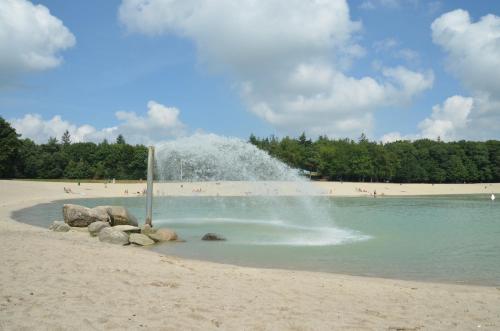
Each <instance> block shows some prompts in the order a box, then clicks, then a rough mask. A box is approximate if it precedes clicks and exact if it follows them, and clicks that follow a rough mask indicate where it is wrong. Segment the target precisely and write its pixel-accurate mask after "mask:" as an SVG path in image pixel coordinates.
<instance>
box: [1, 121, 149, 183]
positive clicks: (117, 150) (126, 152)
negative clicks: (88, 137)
mask: <svg viewBox="0 0 500 331" xmlns="http://www.w3.org/2000/svg"><path fill="white" fill-rule="evenodd" d="M147 155H148V151H147V148H146V147H145V146H143V145H129V144H127V143H126V142H125V139H124V137H123V136H122V135H119V136H118V138H117V139H116V141H115V142H114V143H109V142H108V141H107V140H103V141H102V142H101V143H99V144H95V143H92V142H75V143H72V142H71V136H70V134H69V132H68V131H66V132H65V133H64V134H63V135H62V137H60V140H58V139H57V138H56V137H53V138H50V139H49V140H48V141H47V143H44V144H36V143H35V142H33V141H32V140H30V139H21V137H20V135H19V134H17V133H16V130H15V129H14V128H12V127H11V125H10V124H9V123H8V122H7V121H5V120H4V119H3V118H2V117H0V178H41V179H60V178H64V179H111V178H116V179H143V178H145V177H146V168H147Z"/></svg>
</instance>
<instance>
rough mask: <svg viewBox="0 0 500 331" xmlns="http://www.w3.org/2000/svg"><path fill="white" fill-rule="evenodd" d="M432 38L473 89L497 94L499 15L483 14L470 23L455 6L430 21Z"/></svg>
mask: <svg viewBox="0 0 500 331" xmlns="http://www.w3.org/2000/svg"><path fill="white" fill-rule="evenodd" d="M431 28H432V39H433V41H434V43H436V44H437V45H439V46H441V47H442V48H443V50H444V51H446V53H447V55H448V61H447V65H448V68H449V70H450V71H451V72H452V73H454V74H455V75H456V76H457V77H458V78H460V80H461V81H462V82H463V84H464V85H465V86H466V87H468V88H470V89H471V90H473V91H484V92H487V93H489V94H491V95H496V96H498V95H500V84H498V77H500V17H498V16H495V15H492V14H490V15H486V16H484V17H482V18H481V19H480V20H479V21H478V22H475V23H473V22H472V21H471V18H470V16H469V13H468V12H467V11H465V10H461V9H457V10H454V11H451V12H448V13H446V14H443V15H442V16H440V17H439V18H437V19H436V20H435V21H434V22H433V23H432V26H431Z"/></svg>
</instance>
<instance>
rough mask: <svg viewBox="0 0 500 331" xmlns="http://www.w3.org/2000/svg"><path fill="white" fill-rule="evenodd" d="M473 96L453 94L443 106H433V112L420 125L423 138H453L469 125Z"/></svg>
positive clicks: (457, 136)
mask: <svg viewBox="0 0 500 331" xmlns="http://www.w3.org/2000/svg"><path fill="white" fill-rule="evenodd" d="M473 103H474V101H473V99H472V98H464V97H462V96H459V95H455V96H452V97H450V98H448V99H446V101H445V102H444V103H443V105H442V106H440V105H435V106H434V107H432V114H431V116H430V117H428V118H426V119H425V120H423V121H422V122H420V124H419V125H418V128H419V129H420V130H421V136H422V137H423V138H431V139H437V138H438V137H440V138H441V139H443V140H453V139H457V138H459V135H458V134H457V133H458V132H460V130H462V129H464V128H465V127H466V126H467V121H468V117H469V114H470V112H471V110H472V107H473Z"/></svg>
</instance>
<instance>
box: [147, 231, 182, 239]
mask: <svg viewBox="0 0 500 331" xmlns="http://www.w3.org/2000/svg"><path fill="white" fill-rule="evenodd" d="M148 237H149V238H151V239H153V240H154V241H157V242H158V241H159V242H161V241H174V240H177V233H175V231H173V230H170V229H158V230H156V231H155V232H153V233H150V234H148Z"/></svg>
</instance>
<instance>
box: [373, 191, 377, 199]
mask: <svg viewBox="0 0 500 331" xmlns="http://www.w3.org/2000/svg"><path fill="white" fill-rule="evenodd" d="M373 197H374V198H376V197H377V190H373Z"/></svg>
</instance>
